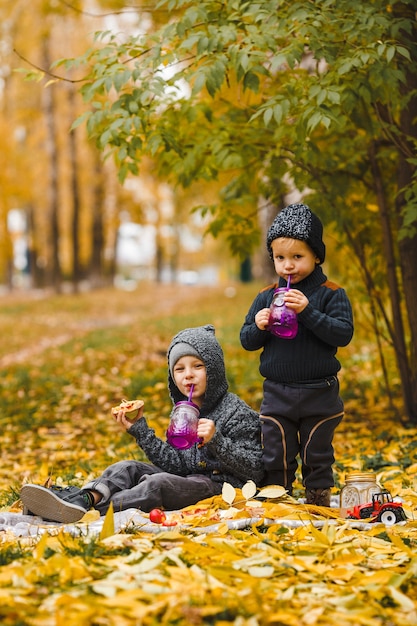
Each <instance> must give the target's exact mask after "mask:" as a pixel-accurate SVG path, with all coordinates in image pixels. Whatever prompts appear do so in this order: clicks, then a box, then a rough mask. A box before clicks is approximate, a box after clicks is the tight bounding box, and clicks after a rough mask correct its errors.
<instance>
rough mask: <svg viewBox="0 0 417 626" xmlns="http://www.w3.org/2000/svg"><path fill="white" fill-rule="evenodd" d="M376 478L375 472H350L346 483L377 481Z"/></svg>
mask: <svg viewBox="0 0 417 626" xmlns="http://www.w3.org/2000/svg"><path fill="white" fill-rule="evenodd" d="M375 479H376V476H375V474H374V472H360V471H353V472H349V474H347V475H346V478H345V480H346V481H349V482H351V481H356V480H359V481H364V482H365V481H369V480H372V481H375Z"/></svg>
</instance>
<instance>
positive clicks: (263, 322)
mask: <svg viewBox="0 0 417 626" xmlns="http://www.w3.org/2000/svg"><path fill="white" fill-rule="evenodd" d="M269 313H270V311H269V309H261V310H260V311H258V312H257V314H256V315H255V324H256V326H257V327H258V328H259V330H266V329H267V327H268V322H269Z"/></svg>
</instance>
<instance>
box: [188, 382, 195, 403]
mask: <svg viewBox="0 0 417 626" xmlns="http://www.w3.org/2000/svg"><path fill="white" fill-rule="evenodd" d="M193 391H194V385H191V387H190V394H189V396H188V402H191V398H192V397H193Z"/></svg>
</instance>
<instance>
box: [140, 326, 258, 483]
mask: <svg viewBox="0 0 417 626" xmlns="http://www.w3.org/2000/svg"><path fill="white" fill-rule="evenodd" d="M214 332H215V331H214V327H213V326H211V325H207V326H201V327H198V328H187V329H186V330H183V331H181V332H180V333H178V334H177V335H176V336H175V337H174V338H173V340H172V342H171V345H170V347H169V349H168V362H169V354H170V351H171V350H172V348H173V346H174V345H175V344H177V343H187V344H190V345H191V346H192V347H193V348H194V349H195V350H196V351H197V352H198V354H199V355H200V356H201V359H202V361H203V362H204V364H205V366H206V371H207V389H206V394H205V399H204V402H203V405H202V407H201V410H200V414H201V417H206V418H207V419H211V420H213V422H214V423H215V425H216V432H215V434H214V436H213V438H212V439H211V440H210V442H209V443H207V444H206V445H204V446H202V447H200V448H199V447H198V446H197V445H194V446H193V447H192V448H189V449H188V450H177V449H176V448H174V447H172V446H171V445H170V444H168V443H167V442H166V441H163V440H162V439H160V438H159V437H157V436H156V435H155V432H154V430H153V429H152V428H150V427H149V426H148V423H147V421H146V419H145V417H143V418H141V419H140V420H138V421H137V422H136V423H135V424H133V426H131V428H129V430H128V433H129V434H130V435H132V436H133V437H135V439H136V442H137V444H138V445H139V446H140V447H141V448H142V450H143V451H144V452H145V454H146V455H147V457H148V459H149V460H150V461H151V462H152V463H153V464H154V465H156V466H157V467H159V468H160V469H162V470H164V471H166V472H170V473H171V474H177V475H179V476H187V475H190V474H205V475H207V476H210V478H211V479H212V480H213V481H215V482H219V483H223V482H227V483H230V484H231V485H233V486H234V487H237V488H239V487H242V486H243V485H244V484H245V483H246V482H247V481H248V480H253V481H254V482H255V483H256V484H259V483H260V481H261V479H262V477H263V473H264V469H263V463H262V446H261V434H260V422H259V416H258V413H256V412H255V411H254V410H253V409H251V408H250V407H249V406H248V405H247V404H246V403H245V402H243V400H241V399H240V398H239V397H238V396H237V395H236V394H234V393H231V392H229V391H228V382H227V378H226V372H225V365H224V357H223V351H222V349H221V346H220V344H219V343H218V341H217V339H216V338H215V335H214ZM168 388H169V392H170V396H171V399H172V402H173V404H175V403H176V402H179V401H180V400H186V398H185V397H184V396H183V395H182V394H181V393H180V391H179V389H178V388H177V386H176V385H175V383H174V380H173V378H172V376H171V374H170V372H169V368H168Z"/></svg>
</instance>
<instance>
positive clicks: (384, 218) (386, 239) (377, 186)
mask: <svg viewBox="0 0 417 626" xmlns="http://www.w3.org/2000/svg"><path fill="white" fill-rule="evenodd" d="M369 161H370V165H371V170H372V176H373V185H374V190H375V195H376V198H377V203H378V208H379V216H380V220H381V228H382V238H383V248H384V256H385V259H386V264H387V281H388V288H389V294H390V302H391V311H392V324H393V343H394V351H395V356H396V360H397V365H398V370H399V372H400V378H401V383H402V384H401V389H402V396H403V402H404V410H405V413H406V415H407V417H408V418H411V415H410V411H411V407H412V390H411V378H410V369H409V363H408V359H407V350H406V343H405V333H404V324H403V319H402V315H401V305H400V301H401V298H400V288H399V284H398V275H397V271H396V263H395V251H394V241H393V234H392V224H391V220H390V216H389V211H388V207H387V203H386V195H385V191H384V186H383V180H382V174H381V171H380V169H379V164H378V160H377V154H376V149H375V144H374V143H372V144H371V147H370V149H369Z"/></svg>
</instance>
